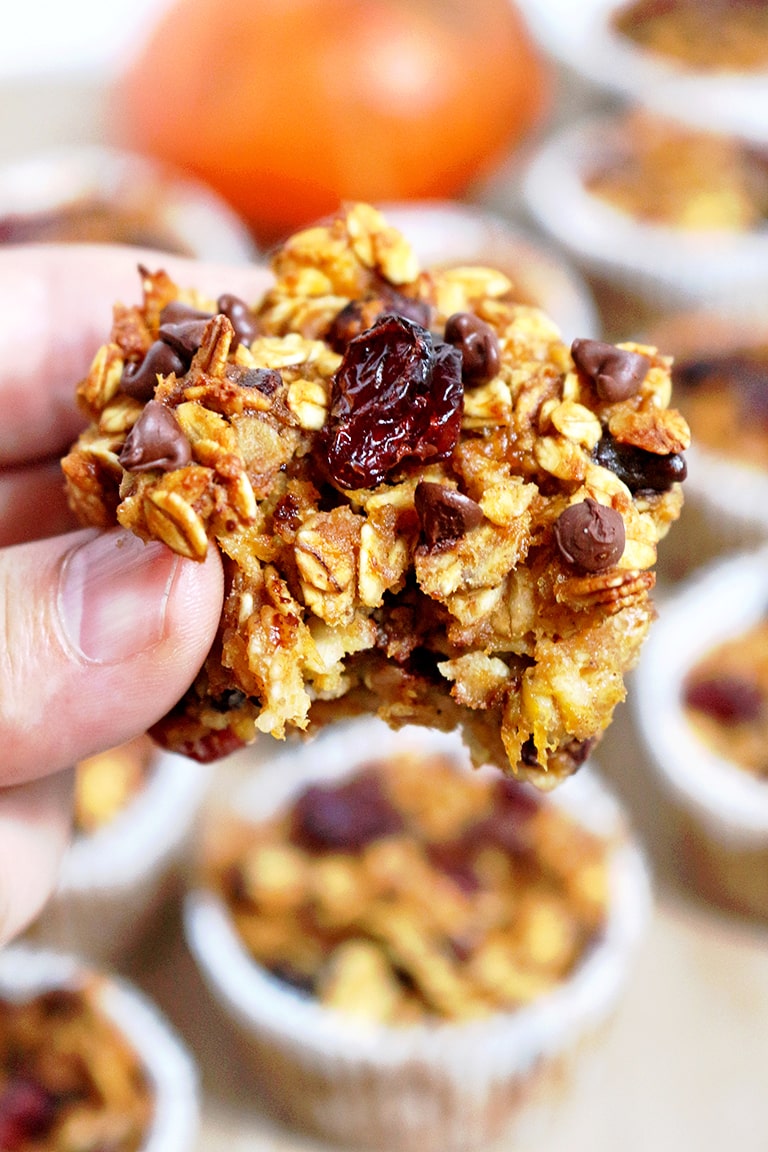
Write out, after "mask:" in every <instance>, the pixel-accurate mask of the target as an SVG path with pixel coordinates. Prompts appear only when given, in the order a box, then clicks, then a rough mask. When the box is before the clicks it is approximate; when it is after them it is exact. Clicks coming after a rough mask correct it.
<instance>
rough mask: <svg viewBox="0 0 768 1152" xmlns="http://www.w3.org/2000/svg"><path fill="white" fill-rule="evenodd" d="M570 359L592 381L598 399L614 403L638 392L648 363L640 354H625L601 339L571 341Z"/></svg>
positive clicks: (647, 368)
mask: <svg viewBox="0 0 768 1152" xmlns="http://www.w3.org/2000/svg"><path fill="white" fill-rule="evenodd" d="M571 356H572V357H573V362H574V364H575V365H576V367H577V368H579V369H581V371H582V372H583V373H584V374H585V375H586V376H589V378H590V380H592V381H593V382H594V385H595V388H596V389H597V394H598V396H599V397H600V399H601V400H605V401H607V403H609V404H615V403H617V401H619V400H626V399H627V398H628V397H629V396H634V395H635V393H636V392H639V391H640V385H641V384H642V383H643V380H645V378H646V376H647V375H648V370H649V368H650V367H651V362H650V360H649V359H648V357H647V356H643V355H642V353H640V352H628V351H627V350H626V349H625V348H617V347H616V345H615V344H606V343H604V342H603V341H602V340H574V342H573V344H572V345H571Z"/></svg>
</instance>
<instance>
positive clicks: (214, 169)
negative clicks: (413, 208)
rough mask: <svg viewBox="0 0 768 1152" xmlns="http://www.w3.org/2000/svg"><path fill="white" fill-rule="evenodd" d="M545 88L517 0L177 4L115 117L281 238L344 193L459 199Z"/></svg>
mask: <svg viewBox="0 0 768 1152" xmlns="http://www.w3.org/2000/svg"><path fill="white" fill-rule="evenodd" d="M548 87H549V83H548V73H547V69H546V67H545V65H544V64H543V62H542V60H541V58H540V56H539V54H538V52H537V51H536V49H535V47H534V46H533V43H532V41H531V39H530V37H529V34H528V31H527V29H526V26H525V24H524V22H523V20H522V18H521V17H520V15H519V13H518V12H517V11H516V9H515V8H514V7H513V5H512V4H511V3H510V0H227V2H226V3H222V2H221V0H177V3H176V4H175V6H174V7H172V8H171V9H170V10H169V11H168V12H167V13H166V15H165V16H164V18H163V19H161V21H160V22H159V23H158V24H157V26H156V27H155V28H154V29H153V31H152V33H151V35H150V37H149V39H148V40H147V41H146V42H145V44H144V45H143V46H142V48H141V49H140V50H139V53H138V55H137V56H136V57H135V59H134V60H133V62H132V63H131V64H130V65H129V66H128V68H127V69H126V71H125V72H124V73H123V75H122V76H121V77H119V78H118V81H117V83H116V86H115V92H114V97H115V98H114V103H113V123H114V125H115V135H116V137H117V138H118V140H119V142H120V143H122V144H128V145H130V146H132V147H133V148H136V149H139V150H141V151H143V152H147V153H150V154H154V155H156V156H159V157H162V158H163V159H164V160H168V161H173V162H175V163H176V164H178V165H180V166H182V167H184V168H186V169H187V170H188V171H191V172H192V173H194V174H195V175H197V176H199V177H201V178H202V179H204V180H205V181H207V182H208V183H209V184H210V185H211V186H212V187H213V188H215V189H216V190H217V191H218V192H220V193H221V194H222V195H223V196H224V197H226V198H227V199H228V200H229V201H230V203H231V204H232V205H233V206H234V207H235V208H236V209H238V210H239V211H240V212H241V214H242V215H243V216H244V217H245V218H246V219H247V220H248V221H249V223H250V224H251V226H252V228H253V230H254V233H255V234H256V236H257V237H259V238H261V239H267V240H272V239H275V238H276V237H278V236H280V235H283V234H285V233H286V232H288V231H290V230H291V229H293V228H295V227H296V226H299V225H302V224H304V223H306V222H308V221H311V220H313V219H316V218H318V217H320V216H323V215H325V214H327V213H328V212H331V211H334V210H335V209H336V208H337V207H338V205H339V203H340V201H341V200H343V199H353V198H354V199H363V200H369V201H377V200H402V199H414V198H425V197H439V198H449V197H452V196H456V195H460V194H461V193H462V191H463V190H464V189H465V188H466V187H467V185H468V184H469V183H470V182H471V181H472V180H473V179H474V178H476V177H478V176H480V175H482V174H483V173H484V172H485V171H486V170H487V169H488V168H489V166H490V165H492V164H493V163H494V162H495V161H497V160H499V159H500V158H501V157H502V156H503V155H504V154H505V153H506V152H507V151H508V150H509V149H511V148H512V147H514V146H515V145H516V144H517V143H518V142H519V141H520V139H521V138H522V137H523V135H524V134H525V133H526V132H527V131H528V130H530V128H531V127H532V126H533V125H534V124H535V123H537V121H538V120H539V118H540V116H541V115H542V112H543V109H544V107H545V104H546V94H547V91H548Z"/></svg>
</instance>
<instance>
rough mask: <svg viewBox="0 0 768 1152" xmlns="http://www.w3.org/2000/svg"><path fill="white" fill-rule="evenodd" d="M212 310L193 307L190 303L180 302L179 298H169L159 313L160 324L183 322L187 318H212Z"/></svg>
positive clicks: (185, 321)
mask: <svg viewBox="0 0 768 1152" xmlns="http://www.w3.org/2000/svg"><path fill="white" fill-rule="evenodd" d="M212 319H213V312H203V311H201V309H200V308H193V307H192V305H191V304H182V302H181V300H171V302H170V304H166V306H165V308H163V310H162V312H161V313H160V324H161V326H162V325H163V324H185V323H187V322H188V321H189V320H212Z"/></svg>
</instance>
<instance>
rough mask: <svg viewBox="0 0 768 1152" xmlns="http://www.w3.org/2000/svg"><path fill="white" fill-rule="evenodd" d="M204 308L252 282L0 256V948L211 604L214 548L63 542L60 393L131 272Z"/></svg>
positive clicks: (120, 536)
mask: <svg viewBox="0 0 768 1152" xmlns="http://www.w3.org/2000/svg"><path fill="white" fill-rule="evenodd" d="M139 263H143V264H144V265H146V266H147V267H148V268H150V269H151V270H153V271H154V270H157V269H160V268H164V269H165V270H166V271H167V272H168V273H169V275H171V276H172V277H173V278H174V279H175V280H176V281H177V283H179V285H181V286H183V287H198V288H200V289H202V290H203V291H205V292H206V294H210V295H211V297H212V298H213V299H215V298H216V297H217V296H218V295H219V294H221V293H222V292H234V293H235V294H237V295H240V296H243V297H244V298H245V299H247V300H255V299H257V298H258V296H259V295H260V293H261V292H262V291H263V290H264V287H265V285H266V284H267V283H268V279H269V277H268V275H267V273H266V272H265V271H264V270H263V269H259V268H248V267H240V268H230V269H227V268H221V267H214V266H210V265H208V266H207V265H202V264H197V263H195V262H193V261H187V260H180V259H177V258H172V257H170V256H166V255H164V254H161V253H154V252H143V251H139V250H137V249H132V248H117V247H114V248H112V247H97V246H94V247H85V246H83V247H80V246H75V245H71V246H56V245H53V246H39V247H38V246H30V247H17V248H14V247H9V248H5V249H0V749H1V751H0V943H3V942H5V941H6V940H8V939H9V938H10V937H11V936H13V935H15V934H16V933H17V932H18V931H20V930H21V929H22V928H23V927H24V926H25V925H26V924H27V923H28V922H29V921H30V919H31V918H32V917H33V916H34V915H35V914H36V913H37V911H38V910H39V908H40V907H41V906H42V904H43V902H44V900H45V899H46V898H47V896H48V895H49V893H50V891H51V890H52V888H53V886H54V884H55V879H56V870H57V867H58V862H59V859H60V856H61V853H62V852H63V850H64V848H65V847H66V843H67V839H68V835H69V826H70V810H71V788H72V773H71V772H66V771H63V769H66V768H68V767H71V766H72V765H73V764H74V763H75V762H76V761H78V760H80V759H82V758H83V757H85V756H87V755H90V754H92V753H94V752H97V751H102V750H104V749H106V748H109V747H111V746H113V745H116V744H119V743H122V742H123V741H124V740H128V739H129V738H130V737H132V736H135V735H137V734H138V733H140V732H143V731H145V730H146V729H147V728H148V727H149V726H150V725H151V724H153V723H154V722H155V721H156V720H158V719H159V718H160V717H161V716H162V715H163V714H164V713H165V712H167V711H168V709H169V708H170V707H171V706H172V705H173V704H174V703H175V702H176V701H177V700H178V699H179V697H180V696H181V695H182V694H183V693H184V692H185V691H186V689H187V688H188V686H189V685H190V684H191V682H192V680H193V679H194V677H195V675H196V673H197V671H198V669H199V668H200V666H201V664H202V662H203V660H204V658H205V656H206V654H207V652H208V650H209V648H210V646H211V643H212V641H213V638H214V635H215V632H216V626H217V624H218V620H219V616H220V613H221V606H222V570H221V563H220V559H219V556H218V553H217V551H216V549H213V548H212V549H211V550H210V554H209V556H208V558H207V559H206V561H205V563H203V564H197V563H195V562H194V561H191V560H184V559H182V558H180V557H178V556H176V555H174V554H173V553H171V552H170V551H169V550H168V549H167V548H166V547H165V546H164V545H162V544H159V543H154V542H153V543H149V544H144V543H143V542H142V541H140V540H138V539H137V538H136V537H134V536H133V535H132V534H131V533H129V532H126V531H123V530H122V529H114V530H112V531H110V532H106V533H100V532H98V531H96V530H95V529H86V530H82V529H81V530H76V524H75V522H74V518H73V517H72V514H71V513H70V511H69V509H68V507H67V503H66V499H65V495H64V483H63V477H62V474H61V469H60V466H59V458H60V456H61V455H63V454H64V452H65V451H66V450H67V448H68V447H69V445H70V443H71V442H72V440H73V439H74V438H75V437H76V435H77V433H78V431H79V430H80V428H81V427H82V424H83V418H82V416H80V415H79V414H78V413H77V410H76V406H75V403H74V392H75V386H76V384H77V382H78V381H79V380H80V379H82V377H83V376H85V374H86V372H87V370H88V367H89V365H90V362H91V360H92V358H93V356H94V354H95V352H96V350H97V349H98V347H99V346H100V345H101V344H102V343H104V342H105V340H106V339H107V337H108V334H109V331H110V326H111V315H112V305H113V303H114V302H116V301H122V302H124V303H133V302H139V301H140V298H141V288H140V280H139V274H138V270H137V265H138V264H139Z"/></svg>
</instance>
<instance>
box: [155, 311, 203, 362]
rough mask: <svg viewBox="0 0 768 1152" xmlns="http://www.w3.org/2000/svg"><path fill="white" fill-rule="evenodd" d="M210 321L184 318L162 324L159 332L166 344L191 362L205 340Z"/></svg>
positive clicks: (183, 358) (186, 360)
mask: <svg viewBox="0 0 768 1152" xmlns="http://www.w3.org/2000/svg"><path fill="white" fill-rule="evenodd" d="M208 323H209V321H208V320H182V321H180V322H179V323H173V324H170V323H169V324H161V325H160V328H159V330H158V333H157V334H158V336H159V337H160V339H161V340H162V341H163V343H164V344H167V345H168V347H169V348H173V350H174V352H176V353H177V354H178V355H179V356H180V357H181V358H182V360H184V361H185V362H186V363H187V364H189V362H190V360H191V359H192V357H193V356H194V354H195V352H197V350H198V348H199V347H200V345H201V344H202V342H203V333H204V332H205V329H206V328H207V326H208Z"/></svg>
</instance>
